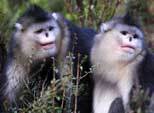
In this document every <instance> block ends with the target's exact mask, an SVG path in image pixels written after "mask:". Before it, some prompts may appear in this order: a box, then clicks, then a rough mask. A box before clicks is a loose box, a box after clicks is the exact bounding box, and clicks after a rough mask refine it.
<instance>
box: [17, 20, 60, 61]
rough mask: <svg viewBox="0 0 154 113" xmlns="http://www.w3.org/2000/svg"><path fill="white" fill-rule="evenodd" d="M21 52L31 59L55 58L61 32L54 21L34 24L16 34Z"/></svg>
mask: <svg viewBox="0 0 154 113" xmlns="http://www.w3.org/2000/svg"><path fill="white" fill-rule="evenodd" d="M16 37H17V38H18V41H19V43H20V44H19V45H20V46H21V51H22V53H23V54H25V56H29V57H31V58H32V59H43V58H47V57H52V56H55V55H56V54H57V52H58V48H59V45H60V38H61V30H60V27H59V26H58V24H57V22H56V21H55V20H54V19H51V20H50V21H47V22H43V23H36V24H33V25H31V26H29V27H28V28H26V29H25V30H24V29H23V30H18V31H17V33H16Z"/></svg>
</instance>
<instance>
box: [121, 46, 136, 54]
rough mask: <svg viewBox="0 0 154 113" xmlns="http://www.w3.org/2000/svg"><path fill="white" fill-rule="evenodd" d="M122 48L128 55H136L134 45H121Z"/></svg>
mask: <svg viewBox="0 0 154 113" xmlns="http://www.w3.org/2000/svg"><path fill="white" fill-rule="evenodd" d="M120 47H121V49H122V50H123V51H124V52H127V53H134V51H135V47H134V46H132V45H121V46H120Z"/></svg>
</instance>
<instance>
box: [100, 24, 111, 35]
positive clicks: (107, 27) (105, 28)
mask: <svg viewBox="0 0 154 113" xmlns="http://www.w3.org/2000/svg"><path fill="white" fill-rule="evenodd" d="M111 28H112V26H111V23H110V22H105V23H102V24H101V26H100V32H103V33H104V32H106V31H108V30H110V29H111Z"/></svg>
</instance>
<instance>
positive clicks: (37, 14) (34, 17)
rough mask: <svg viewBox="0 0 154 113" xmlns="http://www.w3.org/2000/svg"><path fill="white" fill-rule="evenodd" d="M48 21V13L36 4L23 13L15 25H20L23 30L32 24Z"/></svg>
mask: <svg viewBox="0 0 154 113" xmlns="http://www.w3.org/2000/svg"><path fill="white" fill-rule="evenodd" d="M49 19H50V17H49V16H48V12H46V11H45V10H43V9H42V8H41V7H39V6H37V5H36V4H33V5H31V6H30V7H29V8H28V9H27V10H26V11H25V12H24V13H23V15H22V16H21V17H20V18H19V19H18V21H17V23H20V24H21V25H23V27H24V28H25V27H27V26H29V25H31V24H32V23H41V22H45V21H48V20H49Z"/></svg>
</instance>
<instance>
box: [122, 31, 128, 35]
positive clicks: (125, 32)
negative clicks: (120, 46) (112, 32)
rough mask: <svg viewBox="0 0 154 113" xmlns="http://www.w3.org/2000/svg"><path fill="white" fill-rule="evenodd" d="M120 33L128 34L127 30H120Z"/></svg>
mask: <svg viewBox="0 0 154 113" xmlns="http://www.w3.org/2000/svg"><path fill="white" fill-rule="evenodd" d="M120 33H121V34H123V35H127V34H128V32H127V31H121V32H120Z"/></svg>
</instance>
